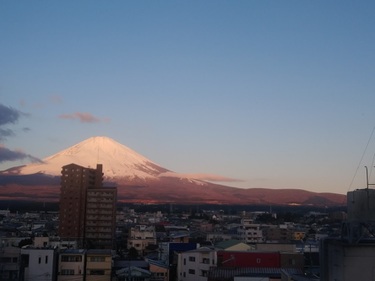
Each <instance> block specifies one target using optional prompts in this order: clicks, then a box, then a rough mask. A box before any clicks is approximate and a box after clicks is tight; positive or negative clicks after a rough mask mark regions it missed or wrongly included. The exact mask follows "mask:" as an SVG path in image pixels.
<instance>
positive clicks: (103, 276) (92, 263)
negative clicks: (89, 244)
mask: <svg viewBox="0 0 375 281" xmlns="http://www.w3.org/2000/svg"><path fill="white" fill-rule="evenodd" d="M111 276H112V252H111V250H105V249H102V250H87V251H86V281H111Z"/></svg>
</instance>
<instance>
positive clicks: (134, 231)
mask: <svg viewBox="0 0 375 281" xmlns="http://www.w3.org/2000/svg"><path fill="white" fill-rule="evenodd" d="M150 245H156V232H155V227H154V226H146V225H136V226H135V227H132V228H130V230H129V237H128V249H130V248H132V247H133V248H135V249H136V250H137V252H138V254H140V255H143V253H144V251H145V250H146V247H147V246H150Z"/></svg>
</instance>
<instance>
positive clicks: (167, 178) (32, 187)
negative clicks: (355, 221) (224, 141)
mask: <svg viewBox="0 0 375 281" xmlns="http://www.w3.org/2000/svg"><path fill="white" fill-rule="evenodd" d="M70 163H75V164H78V165H81V166H85V167H96V164H97V163H100V164H102V165H103V172H104V179H105V182H106V185H115V186H117V187H118V199H119V201H122V202H139V203H176V204H207V203H208V204H267V205H269V204H277V205H285V204H302V205H315V206H317V205H319V206H332V205H344V204H345V202H346V199H345V198H346V196H345V195H340V194H332V193H314V192H309V191H304V190H296V189H289V190H288V189H284V190H279V189H278V190H274V189H242V188H234V187H228V186H223V185H217V184H213V183H209V182H204V181H201V180H196V179H194V178H189V177H183V176H181V175H180V174H177V173H174V172H172V171H170V170H168V169H165V168H163V167H160V166H159V165H157V164H155V163H154V162H152V161H150V160H148V159H147V158H145V157H144V156H142V155H140V154H138V153H137V152H135V151H133V150H131V149H130V148H128V147H126V146H124V145H122V144H120V143H118V142H116V141H114V140H112V139H110V138H107V137H92V138H89V139H87V140H85V141H82V142H80V143H78V144H76V145H74V146H72V147H70V148H68V149H65V150H63V151H61V152H58V153H56V154H54V155H52V156H50V157H47V158H45V159H43V162H42V163H34V164H30V165H26V166H21V167H14V168H11V169H8V170H6V171H3V172H0V199H6V200H14V199H22V200H44V201H57V200H58V197H59V192H60V190H59V183H60V175H61V167H62V166H64V165H67V164H70Z"/></svg>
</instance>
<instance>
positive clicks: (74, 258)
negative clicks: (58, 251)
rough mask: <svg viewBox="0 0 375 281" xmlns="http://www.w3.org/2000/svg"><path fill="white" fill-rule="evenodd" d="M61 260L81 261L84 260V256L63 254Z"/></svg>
mask: <svg viewBox="0 0 375 281" xmlns="http://www.w3.org/2000/svg"><path fill="white" fill-rule="evenodd" d="M61 261H63V262H80V261H82V256H75V255H62V256H61Z"/></svg>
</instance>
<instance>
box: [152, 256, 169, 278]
mask: <svg viewBox="0 0 375 281" xmlns="http://www.w3.org/2000/svg"><path fill="white" fill-rule="evenodd" d="M147 261H148V262H149V264H150V272H151V279H152V280H154V281H168V280H169V266H168V265H167V264H165V263H163V262H162V261H159V260H152V259H148V260H147Z"/></svg>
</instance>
